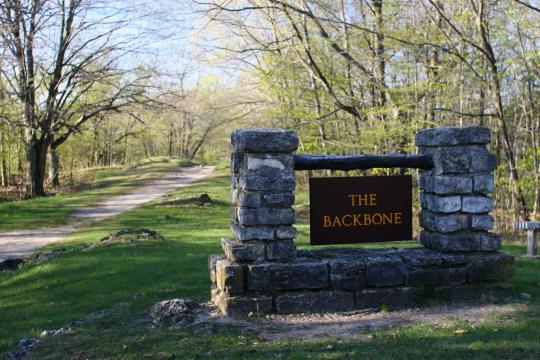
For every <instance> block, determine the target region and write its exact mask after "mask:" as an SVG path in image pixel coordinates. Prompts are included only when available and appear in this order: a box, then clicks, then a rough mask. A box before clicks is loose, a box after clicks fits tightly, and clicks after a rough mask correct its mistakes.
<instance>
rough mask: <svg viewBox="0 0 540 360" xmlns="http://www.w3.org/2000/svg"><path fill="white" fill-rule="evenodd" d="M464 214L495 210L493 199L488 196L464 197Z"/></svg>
mask: <svg viewBox="0 0 540 360" xmlns="http://www.w3.org/2000/svg"><path fill="white" fill-rule="evenodd" d="M462 210H463V212H467V213H473V214H479V213H487V212H490V211H491V210H493V199H492V198H490V197H487V196H463V199H462Z"/></svg>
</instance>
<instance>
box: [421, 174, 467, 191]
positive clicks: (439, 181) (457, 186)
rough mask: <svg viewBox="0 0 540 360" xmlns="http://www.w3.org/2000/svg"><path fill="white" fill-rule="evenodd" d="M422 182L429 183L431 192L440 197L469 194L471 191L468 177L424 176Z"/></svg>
mask: <svg viewBox="0 0 540 360" xmlns="http://www.w3.org/2000/svg"><path fill="white" fill-rule="evenodd" d="M424 177H425V178H428V179H426V180H424V182H428V181H429V182H430V184H431V190H426V191H429V192H434V193H435V194H440V195H450V194H469V193H471V192H472V189H473V182H472V178H471V177H469V176H449V175H445V176H424Z"/></svg>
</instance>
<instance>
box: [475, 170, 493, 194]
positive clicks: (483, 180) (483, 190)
mask: <svg viewBox="0 0 540 360" xmlns="http://www.w3.org/2000/svg"><path fill="white" fill-rule="evenodd" d="M473 182H474V192H477V193H480V194H489V193H492V192H494V191H495V180H494V177H493V175H492V174H483V175H475V176H474V177H473Z"/></svg>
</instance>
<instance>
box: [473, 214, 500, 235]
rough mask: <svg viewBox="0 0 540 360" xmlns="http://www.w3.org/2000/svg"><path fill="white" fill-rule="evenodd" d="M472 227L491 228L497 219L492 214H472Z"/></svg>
mask: <svg viewBox="0 0 540 360" xmlns="http://www.w3.org/2000/svg"><path fill="white" fill-rule="evenodd" d="M470 218H471V229H473V230H486V231H487V230H491V229H492V228H493V225H494V224H495V220H494V219H493V217H492V216H490V215H471V216H470Z"/></svg>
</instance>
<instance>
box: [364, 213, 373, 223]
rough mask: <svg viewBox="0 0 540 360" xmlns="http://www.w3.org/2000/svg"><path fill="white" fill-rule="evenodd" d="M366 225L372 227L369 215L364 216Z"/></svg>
mask: <svg viewBox="0 0 540 360" xmlns="http://www.w3.org/2000/svg"><path fill="white" fill-rule="evenodd" d="M364 225H371V216H370V215H369V214H364Z"/></svg>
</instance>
